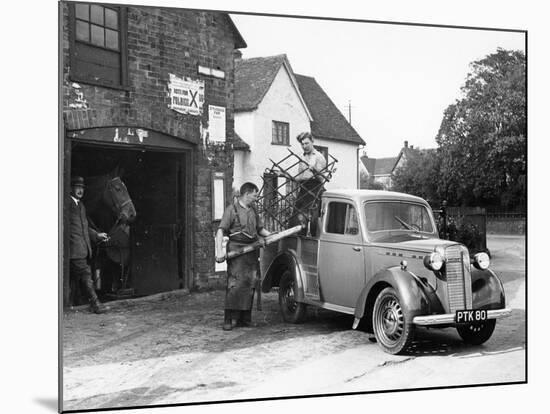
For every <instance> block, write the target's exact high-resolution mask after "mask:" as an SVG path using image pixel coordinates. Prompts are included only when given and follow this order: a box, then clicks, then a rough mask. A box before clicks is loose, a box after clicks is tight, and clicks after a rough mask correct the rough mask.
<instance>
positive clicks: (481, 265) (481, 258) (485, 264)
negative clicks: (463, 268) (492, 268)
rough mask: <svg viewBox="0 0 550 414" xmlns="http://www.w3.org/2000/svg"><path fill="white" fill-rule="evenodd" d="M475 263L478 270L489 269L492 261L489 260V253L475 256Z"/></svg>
mask: <svg viewBox="0 0 550 414" xmlns="http://www.w3.org/2000/svg"><path fill="white" fill-rule="evenodd" d="M473 262H474V266H475V267H476V268H477V269H480V270H485V269H488V268H489V265H490V264H491V259H489V255H488V254H487V253H477V254H475V255H474V260H473Z"/></svg>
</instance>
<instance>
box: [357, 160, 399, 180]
mask: <svg viewBox="0 0 550 414" xmlns="http://www.w3.org/2000/svg"><path fill="white" fill-rule="evenodd" d="M398 159H399V157H389V158H368V157H365V156H363V157H361V161H362V162H363V165H364V166H365V168H366V169H367V171H368V172H369V174H371V175H387V174H391V173H392V172H393V168H394V167H395V164H396V163H397V160H398Z"/></svg>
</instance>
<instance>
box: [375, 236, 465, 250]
mask: <svg viewBox="0 0 550 414" xmlns="http://www.w3.org/2000/svg"><path fill="white" fill-rule="evenodd" d="M452 244H457V242H454V241H450V240H443V239H438V238H435V237H430V238H420V237H418V236H416V235H413V234H400V235H396V236H391V237H388V238H385V239H383V240H379V241H377V242H373V245H376V246H380V247H385V248H388V249H404V250H414V251H417V252H424V253H429V252H433V251H434V249H435V248H436V247H437V246H443V247H446V246H450V245H452Z"/></svg>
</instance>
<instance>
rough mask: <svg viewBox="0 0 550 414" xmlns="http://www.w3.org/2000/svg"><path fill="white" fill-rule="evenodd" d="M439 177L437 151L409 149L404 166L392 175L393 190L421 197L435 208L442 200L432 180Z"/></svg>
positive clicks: (434, 181)
mask: <svg viewBox="0 0 550 414" xmlns="http://www.w3.org/2000/svg"><path fill="white" fill-rule="evenodd" d="M440 175H441V174H440V158H439V156H438V152H437V150H433V149H432V150H420V149H418V148H409V150H408V157H407V160H406V162H405V164H404V165H403V166H402V167H400V168H398V169H397V170H396V172H395V173H394V174H393V177H392V182H393V189H394V190H395V191H402V192H404V193H408V194H413V195H416V196H419V197H422V198H424V199H426V200H428V201H429V202H430V204H432V206H433V207H436V206H439V203H440V202H441V201H442V199H441V195H440V191H439V187H438V181H437V179H434V178H436V177H439V176H440Z"/></svg>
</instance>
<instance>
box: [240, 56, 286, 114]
mask: <svg viewBox="0 0 550 414" xmlns="http://www.w3.org/2000/svg"><path fill="white" fill-rule="evenodd" d="M285 59H286V55H277V56H268V57H258V58H252V59H242V60H240V61H237V62H236V63H235V111H236V112H238V111H251V110H253V109H256V108H257V107H258V105H259V104H260V102H261V101H262V99H263V97H264V96H265V94H266V93H267V91H268V90H269V87H270V86H271V84H272V83H273V80H274V79H275V75H277V72H278V71H279V69H280V68H281V65H282V64H283V62H284V61H285Z"/></svg>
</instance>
